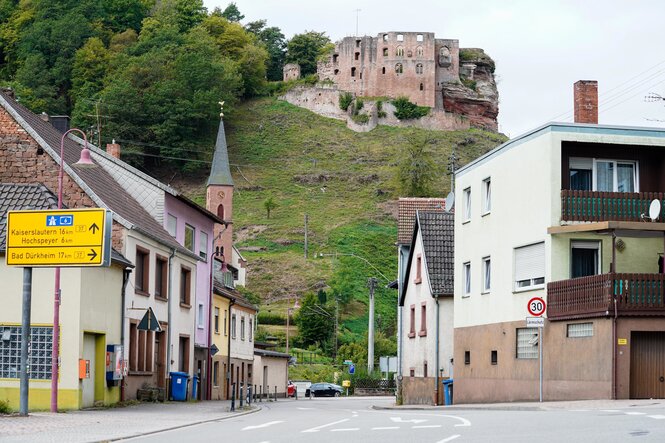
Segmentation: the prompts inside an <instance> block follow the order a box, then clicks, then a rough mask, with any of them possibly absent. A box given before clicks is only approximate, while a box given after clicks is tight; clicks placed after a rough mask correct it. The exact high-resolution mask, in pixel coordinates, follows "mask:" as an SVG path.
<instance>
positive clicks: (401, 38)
mask: <svg viewBox="0 0 665 443" xmlns="http://www.w3.org/2000/svg"><path fill="white" fill-rule="evenodd" d="M397 41H398V42H403V41H404V35H402V34H397Z"/></svg>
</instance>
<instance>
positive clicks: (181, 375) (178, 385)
mask: <svg viewBox="0 0 665 443" xmlns="http://www.w3.org/2000/svg"><path fill="white" fill-rule="evenodd" d="M169 375H170V376H171V398H172V399H173V400H175V401H186V400H187V385H188V384H189V374H188V373H186V372H170V373H169Z"/></svg>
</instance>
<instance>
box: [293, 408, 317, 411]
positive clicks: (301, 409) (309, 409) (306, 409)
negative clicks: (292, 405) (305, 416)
mask: <svg viewBox="0 0 665 443" xmlns="http://www.w3.org/2000/svg"><path fill="white" fill-rule="evenodd" d="M296 409H298V410H300V411H313V410H314V408H296Z"/></svg>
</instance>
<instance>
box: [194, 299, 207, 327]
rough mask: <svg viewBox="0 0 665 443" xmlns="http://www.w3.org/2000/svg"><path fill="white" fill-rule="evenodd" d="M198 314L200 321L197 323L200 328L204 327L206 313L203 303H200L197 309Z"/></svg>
mask: <svg viewBox="0 0 665 443" xmlns="http://www.w3.org/2000/svg"><path fill="white" fill-rule="evenodd" d="M197 314H198V321H197V324H196V327H197V328H199V329H203V324H204V317H205V316H204V313H203V303H199V309H198V311H197Z"/></svg>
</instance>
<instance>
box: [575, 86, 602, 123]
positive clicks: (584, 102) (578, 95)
mask: <svg viewBox="0 0 665 443" xmlns="http://www.w3.org/2000/svg"><path fill="white" fill-rule="evenodd" d="M574 88H575V123H591V124H594V125H597V124H598V82H597V81H596V80H579V81H577V82H575V86H574Z"/></svg>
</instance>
